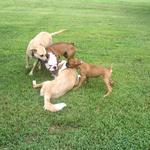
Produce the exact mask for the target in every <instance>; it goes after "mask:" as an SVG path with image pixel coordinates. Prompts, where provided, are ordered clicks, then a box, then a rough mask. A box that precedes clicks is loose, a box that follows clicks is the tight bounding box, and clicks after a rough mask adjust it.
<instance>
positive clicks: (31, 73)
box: [29, 60, 39, 76]
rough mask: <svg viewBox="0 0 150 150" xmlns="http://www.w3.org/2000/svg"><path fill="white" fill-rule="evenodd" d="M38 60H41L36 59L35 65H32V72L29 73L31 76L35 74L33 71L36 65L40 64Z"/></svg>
mask: <svg viewBox="0 0 150 150" xmlns="http://www.w3.org/2000/svg"><path fill="white" fill-rule="evenodd" d="M38 62H39V60H36V61H35V62H34V64H33V67H32V69H31V71H30V73H29V75H30V76H32V75H33V71H34V69H35V67H36V65H37V64H38Z"/></svg>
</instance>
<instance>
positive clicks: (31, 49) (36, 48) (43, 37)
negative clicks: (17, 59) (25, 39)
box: [26, 29, 65, 75]
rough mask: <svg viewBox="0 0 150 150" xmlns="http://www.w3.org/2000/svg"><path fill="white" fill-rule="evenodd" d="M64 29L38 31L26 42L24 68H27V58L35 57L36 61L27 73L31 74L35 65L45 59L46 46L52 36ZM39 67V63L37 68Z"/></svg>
mask: <svg viewBox="0 0 150 150" xmlns="http://www.w3.org/2000/svg"><path fill="white" fill-rule="evenodd" d="M64 31H65V29H63V30H60V31H57V32H54V33H48V32H40V33H39V34H37V35H36V36H35V37H34V38H33V39H32V40H31V41H30V42H29V44H28V47H27V50H26V68H27V69H28V68H29V58H36V61H35V62H34V64H33V67H32V69H31V71H30V73H29V75H33V71H34V69H35V67H36V65H37V64H38V63H39V62H40V60H41V61H47V57H46V49H45V48H46V47H48V46H50V45H51V44H52V37H53V36H55V35H58V34H60V33H62V32H64ZM40 68H41V66H40V63H39V69H40Z"/></svg>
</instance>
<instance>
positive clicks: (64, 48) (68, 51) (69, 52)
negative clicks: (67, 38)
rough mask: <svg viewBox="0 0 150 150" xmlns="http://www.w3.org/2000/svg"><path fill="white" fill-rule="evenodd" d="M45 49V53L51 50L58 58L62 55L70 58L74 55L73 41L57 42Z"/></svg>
mask: <svg viewBox="0 0 150 150" xmlns="http://www.w3.org/2000/svg"><path fill="white" fill-rule="evenodd" d="M46 50H47V53H48V52H51V51H52V52H53V53H55V55H56V56H57V57H58V58H59V57H60V56H64V57H65V58H67V59H70V58H73V57H74V55H75V46H74V43H67V42H59V43H55V44H52V45H50V46H48V47H47V48H46Z"/></svg>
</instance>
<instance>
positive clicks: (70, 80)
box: [43, 68, 77, 98]
mask: <svg viewBox="0 0 150 150" xmlns="http://www.w3.org/2000/svg"><path fill="white" fill-rule="evenodd" d="M76 80H77V73H76V70H75V69H71V68H67V69H65V70H63V71H62V72H60V73H59V75H58V76H57V77H56V78H55V79H54V80H52V81H51V82H46V84H44V86H43V87H44V90H45V92H46V93H51V98H58V97H60V96H62V95H64V94H65V93H66V92H67V91H69V90H71V89H72V88H73V87H74V86H75V84H76ZM45 92H44V93H45Z"/></svg>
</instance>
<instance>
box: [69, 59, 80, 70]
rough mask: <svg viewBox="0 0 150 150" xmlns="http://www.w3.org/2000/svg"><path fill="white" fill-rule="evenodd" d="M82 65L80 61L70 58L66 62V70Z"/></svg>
mask: <svg viewBox="0 0 150 150" xmlns="http://www.w3.org/2000/svg"><path fill="white" fill-rule="evenodd" d="M81 64H82V61H81V60H79V59H77V58H71V59H69V60H68V62H67V67H68V68H77V67H78V66H79V65H81Z"/></svg>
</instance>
